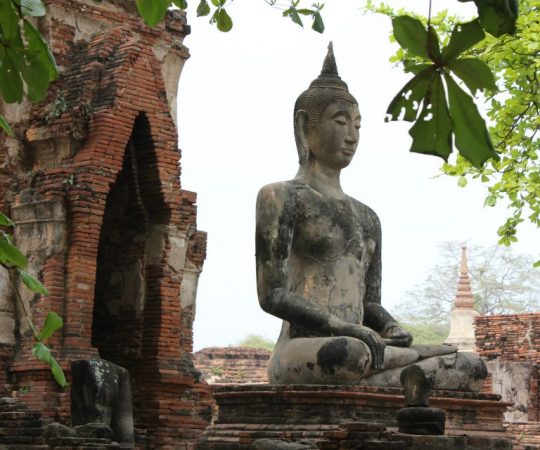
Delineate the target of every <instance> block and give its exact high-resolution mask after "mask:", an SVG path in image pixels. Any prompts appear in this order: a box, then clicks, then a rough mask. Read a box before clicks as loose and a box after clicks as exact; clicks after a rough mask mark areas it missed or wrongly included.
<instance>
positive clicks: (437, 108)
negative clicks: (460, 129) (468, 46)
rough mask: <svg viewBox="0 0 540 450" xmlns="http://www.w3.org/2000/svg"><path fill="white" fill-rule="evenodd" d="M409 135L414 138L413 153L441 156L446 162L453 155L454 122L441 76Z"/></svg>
mask: <svg viewBox="0 0 540 450" xmlns="http://www.w3.org/2000/svg"><path fill="white" fill-rule="evenodd" d="M409 134H410V135H411V137H412V138H413V142H412V146H411V149H410V151H411V152H415V153H424V154H428V155H435V156H440V157H441V158H443V159H444V160H445V161H446V160H447V159H448V156H450V153H452V120H451V119H450V114H449V112H448V106H447V101H446V94H445V92H444V86H443V83H442V79H441V76H440V75H438V74H437V76H435V78H434V79H433V81H432V83H431V84H430V85H429V87H428V90H427V92H426V96H425V99H424V104H423V108H422V112H421V113H420V117H418V119H417V121H416V123H415V124H414V125H413V127H412V128H411V129H410V131H409Z"/></svg>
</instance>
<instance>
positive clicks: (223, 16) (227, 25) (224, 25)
mask: <svg viewBox="0 0 540 450" xmlns="http://www.w3.org/2000/svg"><path fill="white" fill-rule="evenodd" d="M216 12H217V16H216V24H217V28H218V30H219V31H222V32H223V33H227V32H228V31H231V29H232V27H233V23H232V19H231V18H230V16H229V15H228V14H227V11H225V8H219V9H218V10H217V11H216Z"/></svg>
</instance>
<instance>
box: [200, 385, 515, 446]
mask: <svg viewBox="0 0 540 450" xmlns="http://www.w3.org/2000/svg"><path fill="white" fill-rule="evenodd" d="M214 397H215V400H216V402H217V405H218V417H217V418H216V420H215V423H214V425H213V426H211V427H209V428H207V430H206V431H205V432H204V434H203V435H202V437H201V439H200V440H199V443H198V445H197V449H198V450H217V449H243V448H246V449H247V448H253V445H254V442H255V441H257V439H263V438H266V439H276V440H282V441H284V442H299V441H302V440H307V441H309V442H311V443H312V444H314V445H316V446H317V448H324V449H346V448H356V449H372V450H375V449H385V450H391V449H417V450H418V449H423V448H425V449H428V448H429V449H448V450H457V449H470V450H472V449H478V450H480V449H482V450H486V449H495V448H497V449H501V450H504V449H511V448H512V447H511V444H510V441H509V440H508V439H507V438H506V435H505V429H504V428H503V426H502V420H503V412H504V411H505V410H506V407H507V406H508V405H509V404H508V403H504V402H501V401H500V400H499V397H498V396H496V395H491V394H480V393H471V392H457V391H434V393H433V396H432V397H431V399H430V402H431V403H430V406H433V407H436V408H441V409H443V410H444V411H445V413H446V417H447V421H446V429H447V435H446V436H415V435H406V434H402V433H397V417H396V416H397V412H398V410H399V409H400V408H402V407H403V406H404V398H403V395H402V394H401V389H397V388H377V387H366V386H316V385H309V386H308V385H306V386H304V385H302V386H300V385H295V386H275V385H263V384H257V385H226V386H225V385H223V386H219V385H217V386H215V390H214ZM463 434H467V436H463ZM458 435H461V436H458ZM428 441H429V442H428ZM458 441H459V442H458ZM424 443H425V444H424Z"/></svg>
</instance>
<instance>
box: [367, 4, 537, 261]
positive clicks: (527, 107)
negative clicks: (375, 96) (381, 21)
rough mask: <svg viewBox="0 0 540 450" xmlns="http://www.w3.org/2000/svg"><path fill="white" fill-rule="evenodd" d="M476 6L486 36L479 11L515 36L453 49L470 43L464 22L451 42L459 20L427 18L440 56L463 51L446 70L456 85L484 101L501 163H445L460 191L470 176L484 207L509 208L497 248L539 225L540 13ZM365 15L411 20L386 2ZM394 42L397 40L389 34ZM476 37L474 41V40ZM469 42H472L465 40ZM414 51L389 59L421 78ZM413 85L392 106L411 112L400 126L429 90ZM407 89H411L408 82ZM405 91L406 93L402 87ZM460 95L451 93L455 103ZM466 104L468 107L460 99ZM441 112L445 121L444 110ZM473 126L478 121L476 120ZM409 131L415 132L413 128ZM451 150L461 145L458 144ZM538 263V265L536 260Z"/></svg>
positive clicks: (528, 7) (462, 159)
mask: <svg viewBox="0 0 540 450" xmlns="http://www.w3.org/2000/svg"><path fill="white" fill-rule="evenodd" d="M460 1H462V0H460ZM463 1H472V0H463ZM475 3H476V4H477V6H478V7H479V13H480V23H481V25H482V26H483V27H484V29H486V30H487V31H488V32H489V33H492V34H494V35H495V34H497V33H496V32H495V30H491V29H490V27H489V26H486V22H489V20H491V19H489V17H487V16H484V15H483V14H484V13H483V12H482V11H484V10H487V9H486V8H487V6H489V7H490V8H495V9H497V10H498V11H499V13H500V14H501V17H502V16H504V17H507V18H508V20H511V22H512V24H514V25H513V26H512V27H510V26H509V25H505V27H506V28H504V29H505V30H510V31H513V30H514V29H515V33H514V34H505V35H504V36H502V37H501V38H500V39H496V38H495V37H494V36H490V35H486V36H485V38H484V39H483V40H479V41H478V42H477V43H476V44H474V45H473V46H472V47H469V48H468V49H467V50H464V47H463V46H459V47H457V46H456V43H459V42H466V40H467V39H473V37H474V36H473V33H472V31H474V30H473V29H471V28H469V27H467V28H465V25H466V24H461V33H463V32H465V31H467V33H465V35H464V36H463V37H462V38H460V39H459V40H458V41H454V42H453V43H452V42H450V41H451V39H450V34H451V32H452V30H456V26H458V24H457V22H458V19H457V18H456V17H453V16H449V15H448V13H447V12H446V11H443V12H442V13H440V14H438V15H437V16H436V17H433V18H432V23H433V25H434V26H436V27H437V30H438V32H439V37H440V40H441V42H442V43H443V45H444V44H446V52H445V51H444V50H443V57H447V58H448V57H450V56H452V55H453V54H454V49H456V50H458V52H462V53H461V56H460V57H459V58H455V59H454V60H453V61H451V62H450V63H449V64H448V66H449V67H448V69H449V70H450V72H451V73H453V74H454V75H455V77H457V78H458V79H460V80H461V81H462V82H463V83H464V85H465V86H466V87H467V89H468V90H469V91H470V92H471V93H472V94H473V95H474V94H476V93H478V91H483V92H484V94H485V95H486V96H487V116H488V119H489V125H490V127H489V136H490V138H491V142H492V145H493V148H494V149H495V151H496V152H497V154H498V157H499V158H498V159H497V158H490V159H488V161H487V163H486V164H484V165H481V166H480V165H478V164H474V160H471V159H470V155H469V159H467V156H468V155H467V154H465V155H464V154H463V153H461V154H458V155H457V158H456V160H455V162H452V163H450V164H444V165H443V172H444V173H446V174H448V175H451V176H456V177H457V179H458V185H459V186H461V187H464V186H466V185H467V181H468V179H471V178H473V179H479V180H481V181H482V182H483V183H485V184H486V186H487V188H488V195H487V197H486V199H485V206H495V205H496V204H498V203H506V204H507V205H508V207H509V209H510V215H509V217H508V219H507V220H506V222H505V223H504V224H503V225H502V226H500V227H499V229H498V231H497V232H498V234H499V243H500V244H502V245H506V246H508V245H510V244H511V243H512V242H516V241H517V228H518V226H519V224H520V223H522V222H523V221H524V220H529V221H530V222H532V223H533V224H536V225H537V226H539V227H540V166H539V163H538V156H539V150H540V140H539V136H538V130H539V128H540V126H539V125H540V122H539V121H538V117H539V116H540V101H539V99H540V79H539V78H538V77H539V75H538V74H539V73H540V71H539V68H540V65H539V62H538V61H540V24H539V22H538V15H539V13H540V11H539V10H540V4H539V3H538V0H522V1H521V2H520V13H519V15H517V5H516V2H515V1H514V0H477V1H475ZM366 9H367V10H368V11H374V12H378V13H382V14H385V15H387V16H389V17H391V18H395V17H397V16H398V15H401V16H404V15H411V13H408V12H406V11H404V10H400V11H397V12H396V11H394V10H393V9H392V8H391V7H389V6H387V5H384V4H380V5H378V6H375V5H374V4H373V3H372V2H371V1H370V0H369V1H368V4H367V7H366ZM499 13H497V14H499ZM488 15H489V13H488ZM501 20H502V19H501ZM508 23H510V22H508ZM457 32H459V28H458V29H457ZM476 33H477V31H474V34H476ZM392 39H395V37H394V36H391V40H392ZM474 39H475V40H477V37H476V38H474ZM466 43H467V45H468V44H470V42H466ZM409 47H410V46H409ZM417 53H418V51H413V50H412V49H410V48H400V49H398V50H397V52H396V53H395V54H394V55H393V56H392V57H391V61H393V62H397V63H399V64H402V65H403V67H404V69H405V70H406V71H408V72H412V73H414V74H418V73H419V72H420V71H421V69H424V68H426V67H428V66H427V65H425V64H424V65H422V63H423V62H425V60H424V59H422V58H421V57H420V56H418V55H417ZM490 73H491V74H492V75H490ZM413 80H415V79H413ZM415 82H416V83H418V84H419V86H413V88H414V89H411V86H408V89H409V91H410V92H411V93H410V94H408V95H409V97H408V98H409V99H412V101H411V102H409V103H407V101H406V100H399V101H400V102H401V105H397V106H396V105H392V104H391V106H395V107H396V108H398V107H401V108H402V109H403V104H407V105H410V106H408V109H403V111H402V114H403V119H404V120H414V118H412V119H411V117H415V116H414V115H415V114H417V113H418V111H417V110H415V109H414V108H413V106H414V102H419V98H421V96H422V94H423V93H424V89H425V90H426V91H427V88H426V87H425V86H424V85H422V82H423V83H424V84H425V83H426V80H419V79H418V78H417V79H416V80H415ZM409 83H411V84H414V83H412V80H411V82H409ZM495 86H496V87H497V88H498V90H497V92H495V90H494V87H495ZM402 91H404V92H407V90H405V88H404V89H403V90H402ZM457 92H458V91H457V90H456V89H453V96H454V97H455V96H456V93H457ZM415 94H416V96H415ZM395 100H396V99H395ZM463 100H464V101H465V97H463ZM471 101H472V100H471ZM457 107H458V105H456V108H457ZM469 109H470V108H469ZM442 112H443V115H444V110H443V111H442ZM476 120H477V121H478V122H479V121H480V120H482V121H483V119H478V117H477V119H476ZM469 125H470V124H468V123H466V122H461V124H460V128H461V129H462V130H461V133H460V134H461V136H462V138H463V139H462V140H465V141H467V140H468V139H469V137H468V136H470V133H468V132H467V127H468V126H469ZM484 130H485V128H484ZM412 132H413V129H411V133H412ZM471 132H472V133H473V135H474V136H476V137H475V139H476V140H478V141H480V142H482V141H484V142H485V141H486V140H487V139H488V138H487V136H486V134H485V131H482V133H479V132H478V131H476V132H475V131H474V130H471ZM420 137H422V132H420V133H417V135H416V136H413V138H414V139H415V141H417V142H419V143H420V144H422V145H424V144H423V142H422V141H421V140H420ZM456 140H457V137H456ZM441 142H442V143H441ZM444 142H445V141H444V140H442V139H439V140H437V141H436V144H437V145H438V147H439V148H440V149H441V153H442V155H444V153H445V151H446V150H447V147H444ZM456 144H458V146H459V145H460V144H459V143H458V142H456ZM418 148H421V146H420V145H417V146H416V147H415V151H417V150H416V149H418ZM535 265H536V266H540V261H538V262H536V263H535Z"/></svg>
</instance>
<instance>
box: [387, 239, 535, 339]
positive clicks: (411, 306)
mask: <svg viewBox="0 0 540 450" xmlns="http://www.w3.org/2000/svg"><path fill="white" fill-rule="evenodd" d="M467 253H468V260H469V264H468V265H469V276H470V279H471V287H472V292H473V297H474V300H475V308H476V310H477V311H478V312H479V313H480V314H514V313H521V312H531V311H539V310H540V296H539V295H538V294H539V293H540V277H538V273H537V272H538V271H537V269H534V268H533V267H532V261H533V258H532V257H531V256H529V255H523V254H515V253H514V252H512V251H511V249H509V248H506V247H501V246H493V247H487V248H486V247H476V246H472V247H469V248H468V251H467ZM439 255H440V256H439V261H438V263H437V264H435V265H434V266H433V267H432V268H431V269H430V270H429V271H428V274H427V277H426V279H425V281H424V282H423V283H421V284H420V285H418V286H415V287H414V288H413V289H412V290H410V291H409V292H407V293H406V294H405V296H404V298H403V300H402V301H401V302H400V303H399V304H398V305H397V307H396V308H395V309H394V313H395V316H396V317H397V318H398V319H399V320H400V321H402V322H403V323H404V324H405V327H407V326H410V327H420V328H421V327H423V326H429V327H435V328H436V329H443V328H445V327H448V322H449V319H450V310H451V309H452V305H453V302H454V299H455V295H456V289H457V283H458V278H459V266H460V255H461V252H460V244H459V243H457V242H447V243H444V244H442V245H441V247H440V252H439ZM413 336H414V334H413ZM444 337H446V336H444Z"/></svg>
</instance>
